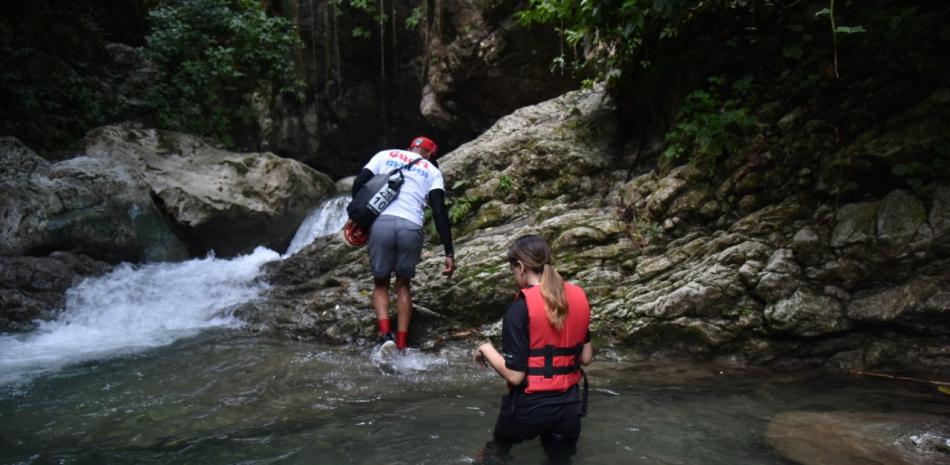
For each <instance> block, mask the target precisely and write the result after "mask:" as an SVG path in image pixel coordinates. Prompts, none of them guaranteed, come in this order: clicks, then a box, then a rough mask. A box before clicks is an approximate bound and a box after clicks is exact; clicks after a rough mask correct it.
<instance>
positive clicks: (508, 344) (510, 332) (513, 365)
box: [501, 297, 531, 372]
mask: <svg viewBox="0 0 950 465" xmlns="http://www.w3.org/2000/svg"><path fill="white" fill-rule="evenodd" d="M530 348H531V341H530V340H529V337H528V304H526V303H525V300H524V297H518V299H517V300H515V301H514V302H512V303H511V305H509V306H508V312H506V313H505V319H504V320H503V321H502V324H501V351H502V355H503V356H504V357H505V366H506V367H508V369H510V370H516V371H524V372H527V371H528V351H529V349H530Z"/></svg>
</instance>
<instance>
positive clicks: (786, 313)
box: [765, 289, 851, 337]
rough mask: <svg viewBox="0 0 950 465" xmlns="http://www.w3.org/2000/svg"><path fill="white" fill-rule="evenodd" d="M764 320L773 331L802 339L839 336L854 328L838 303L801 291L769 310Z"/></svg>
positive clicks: (832, 299) (809, 291)
mask: <svg viewBox="0 0 950 465" xmlns="http://www.w3.org/2000/svg"><path fill="white" fill-rule="evenodd" d="M765 320H766V322H767V323H768V325H769V327H770V328H771V329H773V330H776V331H780V332H786V333H791V334H794V335H797V336H802V337H814V336H821V335H825V334H832V333H838V332H841V331H845V330H847V329H849V328H850V327H851V322H850V321H849V320H848V319H847V318H845V317H844V315H843V312H842V308H841V303H840V302H838V300H836V299H834V298H832V297H828V296H826V295H821V294H816V293H814V292H813V291H811V290H808V289H799V290H797V291H795V294H793V295H792V296H791V297H789V298H787V299H784V300H781V301H779V302H777V303H775V304H773V305H770V306H768V307H767V308H766V309H765Z"/></svg>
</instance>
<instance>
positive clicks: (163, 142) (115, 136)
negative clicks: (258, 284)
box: [85, 126, 335, 256]
mask: <svg viewBox="0 0 950 465" xmlns="http://www.w3.org/2000/svg"><path fill="white" fill-rule="evenodd" d="M85 143H86V153H87V154H88V156H90V157H93V158H95V159H96V160H100V161H101V162H103V163H106V164H110V165H119V166H124V167H127V169H128V170H131V171H134V172H137V173H141V177H142V180H143V181H144V183H145V184H146V186H147V189H146V192H147V194H148V195H150V196H151V198H152V199H154V200H155V203H156V204H157V205H158V207H159V208H161V210H162V212H163V213H164V214H165V215H167V217H168V218H170V219H171V221H172V222H173V223H174V224H175V226H176V230H177V231H178V233H179V234H180V235H181V236H182V237H183V238H185V239H186V240H187V241H188V242H189V243H190V245H191V246H192V249H193V251H194V252H203V251H204V250H202V249H211V250H214V251H215V253H217V254H219V255H220V256H232V255H236V254H241V253H247V252H250V251H251V250H253V249H254V247H256V246H258V245H263V246H266V247H268V248H271V249H275V250H284V249H285V248H286V247H287V245H288V244H289V242H290V240H291V239H292V238H293V235H294V232H295V231H296V229H297V227H298V226H299V225H300V223H301V221H303V219H304V217H305V216H306V215H307V213H309V211H310V209H312V208H313V207H314V206H315V205H316V204H317V203H318V202H319V201H320V199H321V198H322V197H324V196H325V195H327V194H330V193H333V192H334V191H335V187H334V184H333V181H332V180H331V179H330V178H328V177H327V176H326V175H323V174H321V173H319V172H317V171H315V170H313V169H311V168H309V167H307V166H306V165H304V164H302V163H300V162H297V161H294V160H289V159H285V158H281V157H278V156H276V155H274V154H272V153H233V152H228V151H225V150H221V149H219V148H216V147H214V146H212V145H210V144H208V143H206V142H205V141H204V140H202V139H199V138H197V137H193V136H189V135H186V134H181V133H176V132H169V131H160V130H154V129H149V130H136V129H126V128H121V127H116V126H106V127H102V128H98V129H95V130H93V131H91V132H90V133H89V134H87V136H86V141H85ZM194 249H197V250H194Z"/></svg>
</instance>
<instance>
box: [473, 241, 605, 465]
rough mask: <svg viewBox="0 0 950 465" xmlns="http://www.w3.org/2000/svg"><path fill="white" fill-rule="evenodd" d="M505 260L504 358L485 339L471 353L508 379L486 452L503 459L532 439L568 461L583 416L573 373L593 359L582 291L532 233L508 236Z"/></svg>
mask: <svg viewBox="0 0 950 465" xmlns="http://www.w3.org/2000/svg"><path fill="white" fill-rule="evenodd" d="M508 263H509V265H510V267H511V271H512V273H513V274H514V278H515V282H516V283H517V285H518V288H519V289H520V291H519V292H518V295H517V297H516V298H515V301H514V302H512V303H511V305H510V306H509V307H508V312H507V313H506V314H505V318H504V321H503V326H502V352H503V354H504V355H503V354H502V353H499V352H498V351H497V350H496V349H495V347H494V346H492V344H491V343H488V342H486V343H484V344H481V345H480V346H479V347H478V348H477V349H476V350H475V361H476V362H477V363H479V364H481V365H482V366H488V365H491V367H492V368H494V369H495V371H496V372H498V374H499V375H500V376H501V377H502V378H504V379H505V381H507V382H508V394H507V395H505V396H504V397H503V398H502V402H501V412H500V413H499V415H498V420H497V422H496V423H495V432H494V441H493V444H491V445H490V448H489V450H486V452H487V453H489V454H494V455H495V456H496V457H498V458H504V457H505V456H507V455H508V453H509V451H510V450H511V446H512V445H513V444H515V443H518V442H522V441H526V440H530V439H534V438H535V437H538V436H540V437H541V445H542V446H543V447H544V452H545V454H546V455H547V456H548V459H549V460H550V461H551V462H552V463H565V462H569V460H570V457H571V456H572V455H574V452H575V445H576V443H577V439H578V437H580V432H581V417H583V416H584V415H586V414H587V379H586V376H585V375H584V372H583V371H582V370H581V365H587V364H589V363H590V362H591V358H592V357H593V349H592V348H591V343H590V306H589V304H588V302H587V296H586V295H585V294H584V290H583V289H581V288H580V287H577V286H575V285H573V284H570V283H567V282H564V280H563V279H562V278H561V276H560V275H559V274H558V272H557V270H555V269H554V267H553V266H551V249H550V248H549V247H548V244H547V243H546V242H545V241H544V239H542V238H541V237H540V236H536V235H528V236H521V237H519V238H518V239H516V240H515V242H514V244H513V245H512V246H511V248H510V249H508ZM582 378H583V379H584V388H583V392H581V390H580V389H579V388H578V383H579V382H580V380H581V379H582ZM486 458H487V457H486Z"/></svg>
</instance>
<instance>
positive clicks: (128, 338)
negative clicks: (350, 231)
mask: <svg viewBox="0 0 950 465" xmlns="http://www.w3.org/2000/svg"><path fill="white" fill-rule="evenodd" d="M337 202H338V203H339V201H337ZM333 208H338V206H337V207H333ZM324 213H326V212H320V211H315V212H314V215H319V214H324ZM335 221H339V219H337V220H335ZM312 223H314V224H316V226H314V225H311V227H317V228H325V229H324V230H318V231H316V232H315V233H313V234H312V235H313V236H314V237H315V236H319V235H321V234H327V233H332V232H333V231H336V230H338V229H339V225H337V224H336V223H333V224H329V223H325V224H322V223H320V221H315V222H312ZM311 233H312V231H310V230H308V231H307V232H304V233H301V234H303V235H304V236H307V235H311ZM301 234H298V236H300V235H301ZM302 240H303V241H306V239H302ZM310 240H312V238H311V239H310ZM307 242H308V241H307ZM279 259H280V255H279V254H278V253H276V252H273V251H269V250H266V249H258V250H257V251H255V252H254V253H252V254H249V255H247V256H243V257H238V258H235V259H231V260H222V259H216V258H214V257H208V258H204V259H196V260H191V261H188V262H184V263H179V264H152V265H143V266H128V265H123V266H120V267H117V268H116V269H115V270H114V271H113V272H112V273H110V274H108V275H106V276H103V277H101V278H96V279H90V280H87V281H85V282H84V283H82V284H80V285H79V286H77V287H75V288H73V289H72V290H70V293H69V296H68V299H67V301H68V303H67V308H66V309H65V311H64V313H63V316H62V317H61V318H60V319H59V320H57V321H54V322H49V323H44V324H43V325H41V327H40V328H39V329H38V330H36V331H35V332H32V333H29V334H23V335H5V336H2V337H0V354H2V358H0V463H3V464H47V463H57V464H182V463H193V464H209V465H216V464H288V465H289V464H328V465H334V464H468V463H477V462H478V460H479V452H480V450H481V449H482V447H483V446H484V444H485V443H486V441H487V440H488V439H490V437H491V430H492V427H493V425H494V421H495V416H496V415H497V411H498V404H499V398H500V396H501V395H502V394H503V392H504V386H503V383H502V381H501V380H500V379H499V378H498V377H497V376H496V375H494V374H493V373H490V372H489V371H487V370H484V369H478V368H476V367H475V366H474V364H473V363H472V362H471V360H470V358H469V354H470V348H469V347H462V346H451V345H450V346H446V347H444V348H442V349H441V350H439V351H438V352H421V351H415V350H414V351H410V352H409V353H408V354H405V355H402V356H399V357H397V359H396V360H395V361H394V365H393V368H394V369H392V370H386V371H383V370H380V369H379V367H377V366H376V364H375V363H374V362H373V360H372V357H370V350H371V348H370V347H366V346H327V345H322V344H318V343H303V342H295V341H289V340H285V339H275V338H271V337H267V336H260V335H255V334H252V333H250V332H248V331H246V330H245V329H244V328H243V327H242V323H241V322H240V321H239V320H238V319H236V318H234V317H233V316H232V315H231V314H230V312H229V309H230V308H232V307H233V306H234V305H236V304H238V303H240V302H244V301H247V300H249V299H253V298H254V297H255V296H257V295H258V294H259V293H260V292H263V291H264V290H266V286H265V285H263V284H261V283H260V282H258V281H256V279H255V278H256V277H257V276H258V270H259V268H260V265H261V264H263V263H265V262H267V261H270V260H279ZM595 357H596V362H595V363H594V364H593V365H592V366H591V367H590V369H589V375H590V381H591V385H592V389H593V390H592V392H591V399H590V415H589V416H588V417H587V418H586V419H585V421H584V432H583V435H582V439H581V441H580V443H579V446H578V454H577V456H576V457H575V460H574V463H575V464H621V463H623V464H697V465H700V464H702V465H707V464H708V465H718V464H722V465H727V464H728V465H742V464H749V465H752V464H756V465H762V464H776V465H778V464H788V463H790V462H788V461H786V460H785V459H783V458H781V457H779V456H777V455H776V454H775V453H774V452H773V451H772V450H771V449H770V448H769V447H768V446H766V443H765V441H764V439H763V437H764V434H765V431H766V429H767V427H768V423H769V420H770V418H772V416H773V415H775V414H777V413H781V412H785V411H789V410H809V411H859V412H894V411H910V412H930V413H936V414H940V415H950V403H948V402H947V398H946V396H944V395H942V394H940V393H939V392H937V391H936V390H935V389H933V388H932V387H931V386H927V385H924V384H916V383H909V382H901V381H895V380H889V379H877V378H867V377H852V376H844V375H822V374H817V373H810V374H809V373H794V374H789V373H769V372H763V371H754V370H739V369H734V368H723V367H716V366H712V365H693V364H686V363H671V362H662V361H650V360H639V359H635V358H632V357H631V356H629V355H625V354H623V353H619V352H614V351H600V352H598V353H597V354H596V355H595ZM543 461H544V457H543V454H542V453H541V448H540V447H539V446H538V445H537V443H536V442H535V443H531V444H524V445H519V446H516V447H515V449H514V456H513V458H512V459H511V461H510V462H509V463H511V464H513V465H518V464H540V463H543Z"/></svg>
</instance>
